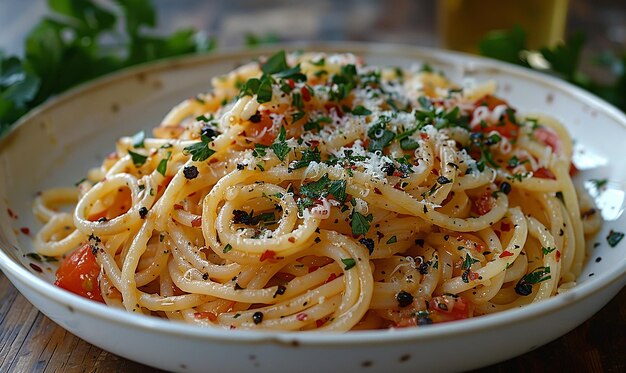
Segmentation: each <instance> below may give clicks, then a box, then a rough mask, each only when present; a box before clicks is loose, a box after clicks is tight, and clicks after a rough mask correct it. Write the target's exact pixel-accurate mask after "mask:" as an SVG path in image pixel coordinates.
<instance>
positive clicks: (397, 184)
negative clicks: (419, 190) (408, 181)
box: [393, 182, 404, 190]
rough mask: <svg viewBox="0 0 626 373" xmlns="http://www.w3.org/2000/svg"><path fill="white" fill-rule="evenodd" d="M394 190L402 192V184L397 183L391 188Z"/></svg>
mask: <svg viewBox="0 0 626 373" xmlns="http://www.w3.org/2000/svg"><path fill="white" fill-rule="evenodd" d="M393 188H394V189H398V190H404V189H402V183H400V182H397V183H396V185H394V186H393Z"/></svg>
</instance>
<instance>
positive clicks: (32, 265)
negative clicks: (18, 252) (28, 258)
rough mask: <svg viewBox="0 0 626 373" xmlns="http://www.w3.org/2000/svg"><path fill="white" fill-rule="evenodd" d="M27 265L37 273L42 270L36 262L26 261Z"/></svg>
mask: <svg viewBox="0 0 626 373" xmlns="http://www.w3.org/2000/svg"><path fill="white" fill-rule="evenodd" d="M28 265H29V266H30V268H32V269H34V270H35V271H37V272H39V273H41V272H43V270H42V269H41V267H40V266H38V265H37V264H35V263H28Z"/></svg>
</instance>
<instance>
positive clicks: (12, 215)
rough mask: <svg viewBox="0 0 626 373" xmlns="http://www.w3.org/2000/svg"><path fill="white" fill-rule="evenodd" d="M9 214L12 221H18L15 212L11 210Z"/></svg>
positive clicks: (8, 211)
mask: <svg viewBox="0 0 626 373" xmlns="http://www.w3.org/2000/svg"><path fill="white" fill-rule="evenodd" d="M7 213H8V214H9V217H10V218H11V219H17V214H16V213H14V212H13V210H11V209H7Z"/></svg>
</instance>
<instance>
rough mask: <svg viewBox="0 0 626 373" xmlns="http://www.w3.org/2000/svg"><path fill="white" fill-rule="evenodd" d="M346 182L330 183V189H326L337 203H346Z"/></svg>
mask: <svg viewBox="0 0 626 373" xmlns="http://www.w3.org/2000/svg"><path fill="white" fill-rule="evenodd" d="M346 186H347V182H346V180H334V181H332V182H331V183H330V187H329V188H328V193H330V194H332V195H333V196H335V198H336V199H337V201H339V202H341V203H345V202H346V198H347V197H348V195H347V193H346Z"/></svg>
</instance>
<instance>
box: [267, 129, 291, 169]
mask: <svg viewBox="0 0 626 373" xmlns="http://www.w3.org/2000/svg"><path fill="white" fill-rule="evenodd" d="M286 136H287V131H286V130H285V127H280V132H279V133H278V137H277V138H276V140H275V141H274V143H273V144H272V145H270V148H271V149H272V150H273V151H274V154H276V157H278V159H280V160H281V161H284V160H285V156H287V154H289V152H290V151H291V147H290V146H289V145H287V142H286V141H285V138H286Z"/></svg>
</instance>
